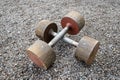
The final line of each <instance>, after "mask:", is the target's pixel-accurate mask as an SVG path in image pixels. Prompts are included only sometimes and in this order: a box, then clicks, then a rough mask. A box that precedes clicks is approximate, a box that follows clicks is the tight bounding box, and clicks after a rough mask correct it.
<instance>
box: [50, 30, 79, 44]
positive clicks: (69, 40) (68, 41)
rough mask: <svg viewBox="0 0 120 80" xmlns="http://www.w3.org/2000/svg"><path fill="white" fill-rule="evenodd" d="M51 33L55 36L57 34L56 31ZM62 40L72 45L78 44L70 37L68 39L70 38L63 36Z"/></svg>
mask: <svg viewBox="0 0 120 80" xmlns="http://www.w3.org/2000/svg"><path fill="white" fill-rule="evenodd" d="M51 34H52V35H53V36H54V37H55V36H57V35H58V34H57V33H56V32H53V31H52V32H51ZM63 41H65V42H67V43H69V44H71V45H73V46H78V44H79V43H78V42H76V41H74V40H72V39H70V38H67V37H65V36H64V37H63Z"/></svg>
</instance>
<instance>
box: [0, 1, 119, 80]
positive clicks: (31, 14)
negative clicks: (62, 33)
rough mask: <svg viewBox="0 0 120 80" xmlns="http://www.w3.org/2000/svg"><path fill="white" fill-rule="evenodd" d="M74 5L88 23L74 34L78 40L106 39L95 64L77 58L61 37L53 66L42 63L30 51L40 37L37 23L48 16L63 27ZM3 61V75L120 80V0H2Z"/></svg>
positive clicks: (33, 79) (16, 79)
mask: <svg viewBox="0 0 120 80" xmlns="http://www.w3.org/2000/svg"><path fill="white" fill-rule="evenodd" d="M71 10H75V11H78V12H80V13H81V14H82V15H83V16H84V17H85V20H86V24H85V27H84V28H83V29H82V30H81V32H80V33H79V34H78V35H75V36H69V37H70V38H72V39H74V40H76V41H79V40H80V38H81V37H83V36H85V35H87V36H90V37H93V38H95V39H97V40H99V41H100V43H101V45H100V49H99V51H98V54H97V56H96V59H95V61H94V63H93V64H92V65H91V66H87V65H86V64H85V63H84V62H78V61H77V60H76V59H75V58H74V57H73V55H74V51H75V47H73V46H71V45H69V44H67V43H65V42H63V41H59V42H58V43H57V44H56V46H55V47H54V51H55V52H56V56H57V58H56V61H55V63H54V64H53V65H52V67H51V68H50V69H48V70H47V71H45V70H43V69H41V68H38V67H37V66H36V65H34V64H33V62H31V61H30V59H29V58H28V57H27V55H26V48H28V47H29V46H30V45H31V44H32V43H33V42H34V41H35V40H37V39H38V38H37V37H36V36H35V33H34V31H35V28H36V24H37V23H38V22H39V21H40V20H43V19H48V20H52V21H54V22H56V23H57V24H58V26H60V20H61V18H62V17H63V16H64V15H65V14H67V13H68V12H70V11H71ZM61 29H62V28H61V27H60V28H59V30H61ZM67 36H68V35H67ZM0 61H1V62H0V80H28V79H29V80H120V0H0Z"/></svg>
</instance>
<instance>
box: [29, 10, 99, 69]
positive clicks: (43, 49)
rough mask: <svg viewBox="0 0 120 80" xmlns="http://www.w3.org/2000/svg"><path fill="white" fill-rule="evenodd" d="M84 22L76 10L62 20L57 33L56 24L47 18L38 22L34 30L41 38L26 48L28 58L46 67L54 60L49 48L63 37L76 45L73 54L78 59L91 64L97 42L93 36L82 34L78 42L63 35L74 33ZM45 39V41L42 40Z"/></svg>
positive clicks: (97, 45)
mask: <svg viewBox="0 0 120 80" xmlns="http://www.w3.org/2000/svg"><path fill="white" fill-rule="evenodd" d="M84 24H85V20H84V18H83V17H82V16H81V15H80V14H79V13H78V12H76V11H71V12H70V13H68V14H67V15H66V16H65V17H64V18H63V19H62V20H61V25H62V27H63V30H62V31H60V32H59V33H57V29H58V28H57V25H56V24H55V23H53V22H51V21H49V20H42V21H40V22H39V24H38V27H37V28H36V30H35V33H36V35H37V36H38V37H39V38H41V39H42V40H43V41H42V40H37V41H36V42H35V43H34V44H33V45H31V46H30V47H29V48H28V49H27V54H28V56H29V57H30V59H31V60H32V61H33V62H34V63H35V64H37V65H38V66H39V67H42V68H44V69H48V67H49V66H50V65H52V63H53V62H54V61H55V59H56V56H55V52H54V51H53V49H52V48H51V47H52V46H53V45H54V44H55V43H56V42H58V40H60V39H63V40H64V41H65V42H67V43H70V44H72V45H74V46H76V47H77V49H76V51H75V56H76V58H77V59H78V60H83V61H85V62H86V63H87V64H91V63H92V61H93V60H94V58H95V55H96V53H97V51H98V47H99V42H98V41H97V40H95V39H93V38H90V37H87V36H84V37H83V38H82V39H81V40H80V41H79V43H78V42H76V41H73V40H71V39H69V38H67V37H65V36H64V35H65V34H66V33H69V34H71V35H76V34H77V33H79V31H80V30H81V29H82V28H83V26H84ZM44 41H45V42H44Z"/></svg>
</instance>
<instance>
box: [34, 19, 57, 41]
mask: <svg viewBox="0 0 120 80" xmlns="http://www.w3.org/2000/svg"><path fill="white" fill-rule="evenodd" d="M50 30H53V31H54V32H57V30H58V28H57V25H56V24H55V23H53V22H51V21H49V20H42V21H40V22H39V23H38V27H37V28H36V30H35V34H36V35H37V36H38V37H39V38H41V39H42V40H44V41H45V42H47V43H49V42H50V41H51V40H52V39H53V36H52V35H51V34H50Z"/></svg>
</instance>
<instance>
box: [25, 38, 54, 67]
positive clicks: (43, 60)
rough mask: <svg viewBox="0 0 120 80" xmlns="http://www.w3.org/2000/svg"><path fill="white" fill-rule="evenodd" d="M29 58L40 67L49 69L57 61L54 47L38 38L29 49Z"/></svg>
mask: <svg viewBox="0 0 120 80" xmlns="http://www.w3.org/2000/svg"><path fill="white" fill-rule="evenodd" d="M27 54H28V56H29V58H30V59H31V60H32V61H33V62H34V63H35V64H36V65H38V66H39V67H42V68H44V69H48V67H49V66H50V65H52V63H53V62H54V61H55V59H56V55H55V52H54V51H53V49H52V48H51V47H50V46H49V45H48V44H47V43H45V42H44V41H41V40H37V41H36V42H35V43H34V44H33V45H31V46H30V47H29V48H28V49H27Z"/></svg>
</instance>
